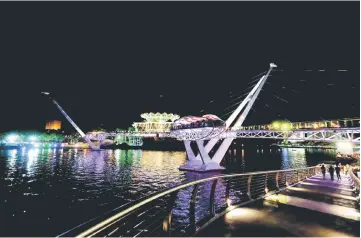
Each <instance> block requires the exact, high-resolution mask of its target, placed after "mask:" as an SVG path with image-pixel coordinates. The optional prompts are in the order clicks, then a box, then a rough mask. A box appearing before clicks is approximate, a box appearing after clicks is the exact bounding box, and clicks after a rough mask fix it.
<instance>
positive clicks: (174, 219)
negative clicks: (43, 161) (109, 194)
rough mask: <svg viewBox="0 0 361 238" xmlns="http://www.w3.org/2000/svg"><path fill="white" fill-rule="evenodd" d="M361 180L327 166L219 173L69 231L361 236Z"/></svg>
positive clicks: (95, 233)
mask: <svg viewBox="0 0 361 238" xmlns="http://www.w3.org/2000/svg"><path fill="white" fill-rule="evenodd" d="M359 185H360V182H359V179H358V178H357V177H356V176H354V174H350V175H348V176H345V175H343V176H342V179H341V181H337V180H334V181H331V180H330V177H329V175H327V176H326V178H325V179H323V178H322V175H321V173H320V167H319V166H314V167H308V168H302V169H291V170H276V171H264V172H255V173H244V174H228V175H217V176H214V177H208V178H203V179H198V180H196V181H192V182H189V183H185V184H181V185H178V186H176V187H173V188H170V189H167V190H165V191H162V192H160V193H157V194H153V195H151V196H149V197H145V198H143V199H140V200H138V201H136V202H134V203H132V204H129V206H125V207H122V208H120V209H119V210H117V211H114V212H113V213H112V214H108V215H107V216H105V217H101V218H99V219H98V220H94V221H92V222H88V223H84V224H82V225H81V226H78V227H76V228H74V229H72V230H70V231H68V232H66V233H64V234H62V236H73V235H76V236H79V237H91V236H134V237H137V236H153V237H154V236H198V237H223V236H235V237H248V236H260V237H272V236H273V237H275V236H276V237H282V236H318V237H320V236H321V237H325V236H326V237H329V236H337V237H340V236H341V237H354V236H357V237H359V234H360V229H359V225H360V210H359V191H360V190H359Z"/></svg>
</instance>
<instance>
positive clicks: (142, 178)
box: [0, 148, 333, 236]
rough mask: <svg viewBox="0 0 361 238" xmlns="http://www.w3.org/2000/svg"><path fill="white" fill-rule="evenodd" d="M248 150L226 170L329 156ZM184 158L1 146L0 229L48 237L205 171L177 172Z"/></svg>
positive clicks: (302, 151)
mask: <svg viewBox="0 0 361 238" xmlns="http://www.w3.org/2000/svg"><path fill="white" fill-rule="evenodd" d="M255 151H256V150H252V149H250V150H247V149H245V150H243V149H242V150H241V151H240V152H239V156H237V153H235V152H234V151H232V152H230V153H228V154H229V155H230V156H231V157H233V158H228V159H227V160H226V161H225V166H226V167H227V168H228V171H227V172H244V171H254V170H266V169H287V168H294V167H305V166H309V165H313V164H316V163H317V161H318V159H317V158H318V157H320V155H322V156H321V157H322V158H331V157H332V156H333V155H332V153H331V156H330V155H327V154H322V152H319V151H318V152H317V151H316V152H312V151H310V150H305V149H284V150H273V149H272V150H270V152H268V149H264V148H263V149H262V150H261V149H260V150H259V152H258V153H256V152H255ZM315 154H316V155H317V156H315ZM316 157H317V158H316ZM315 158H316V159H315ZM185 160H186V155H185V152H172V151H142V150H120V149H117V150H102V151H91V150H78V149H70V150H65V149H39V148H33V149H26V148H19V149H4V150H0V172H1V173H0V176H1V177H0V179H1V181H4V186H2V187H1V191H0V198H1V200H2V201H3V202H4V204H5V209H4V211H5V212H4V214H3V215H4V219H5V225H4V226H3V225H2V227H3V228H2V229H0V236H54V235H57V234H60V233H62V232H63V231H65V230H67V229H68V228H71V227H74V226H76V225H78V224H79V223H81V222H83V221H86V220H88V219H90V218H93V217H96V216H98V215H100V214H103V213H104V212H106V211H109V210H111V209H113V208H114V207H117V206H120V205H122V204H125V203H127V202H130V201H133V200H135V199H138V198H140V197H143V196H146V195H149V194H151V193H153V192H156V191H159V190H162V189H165V188H168V187H171V186H174V185H176V184H179V183H181V182H185V181H191V180H194V179H198V178H201V177H204V176H209V174H208V175H204V174H203V175H200V174H197V173H189V172H188V173H186V172H182V171H179V170H178V167H179V166H180V165H182V164H183V163H184V162H185ZM213 175H214V174H213ZM220 184H221V182H220ZM207 186H209V185H207ZM217 196H218V195H217ZM220 196H221V195H220ZM183 202H185V203H186V202H187V201H183ZM24 211H25V212H24ZM18 224H21V229H19V226H18Z"/></svg>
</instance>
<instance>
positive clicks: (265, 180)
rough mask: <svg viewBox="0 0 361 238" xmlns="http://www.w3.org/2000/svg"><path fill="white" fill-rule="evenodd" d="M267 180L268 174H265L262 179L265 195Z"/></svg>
mask: <svg viewBox="0 0 361 238" xmlns="http://www.w3.org/2000/svg"><path fill="white" fill-rule="evenodd" d="M267 178H268V173H266V175H265V177H264V192H265V194H267V193H268V188H267Z"/></svg>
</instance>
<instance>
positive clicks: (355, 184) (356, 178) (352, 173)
mask: <svg viewBox="0 0 361 238" xmlns="http://www.w3.org/2000/svg"><path fill="white" fill-rule="evenodd" d="M350 178H351V180H352V182H353V184H354V186H355V188H356V191H357V192H358V193H360V179H359V178H358V177H357V176H356V175H355V174H354V172H353V171H350Z"/></svg>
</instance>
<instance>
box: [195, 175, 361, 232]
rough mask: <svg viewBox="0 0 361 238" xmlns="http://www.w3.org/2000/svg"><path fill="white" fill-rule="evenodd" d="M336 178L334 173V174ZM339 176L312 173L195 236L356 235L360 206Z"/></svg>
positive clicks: (348, 179) (347, 182) (219, 220)
mask: <svg viewBox="0 0 361 238" xmlns="http://www.w3.org/2000/svg"><path fill="white" fill-rule="evenodd" d="M335 177H336V176H335ZM351 185H352V181H351V179H350V178H349V177H348V176H345V175H342V178H341V181H337V179H336V180H334V181H331V179H330V175H329V174H326V179H323V178H322V175H321V174H317V175H314V176H312V177H310V178H308V179H306V180H304V181H302V182H300V183H298V184H297V185H295V186H292V187H288V188H287V189H286V190H283V191H282V192H281V193H279V194H275V195H271V196H269V197H266V198H265V199H263V200H260V201H257V202H255V203H253V204H251V205H249V206H247V207H240V208H235V209H234V210H232V211H230V212H229V213H227V214H225V215H224V216H223V217H221V218H219V219H218V220H216V221H215V222H214V223H212V224H210V225H209V226H208V227H206V228H205V229H204V230H202V231H200V232H199V233H198V234H197V236H203V237H205V236H208V237H221V236H238V237H240V236H243V237H244V236H252V237H255V236H257V237H264V236H268V237H269V236H278V237H280V236H304V237H306V236H307V237H308V236H314V237H315V236H317V237H325V236H327V237H331V236H332V237H360V207H359V201H358V200H357V198H356V197H355V194H354V190H353V189H352V188H351Z"/></svg>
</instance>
